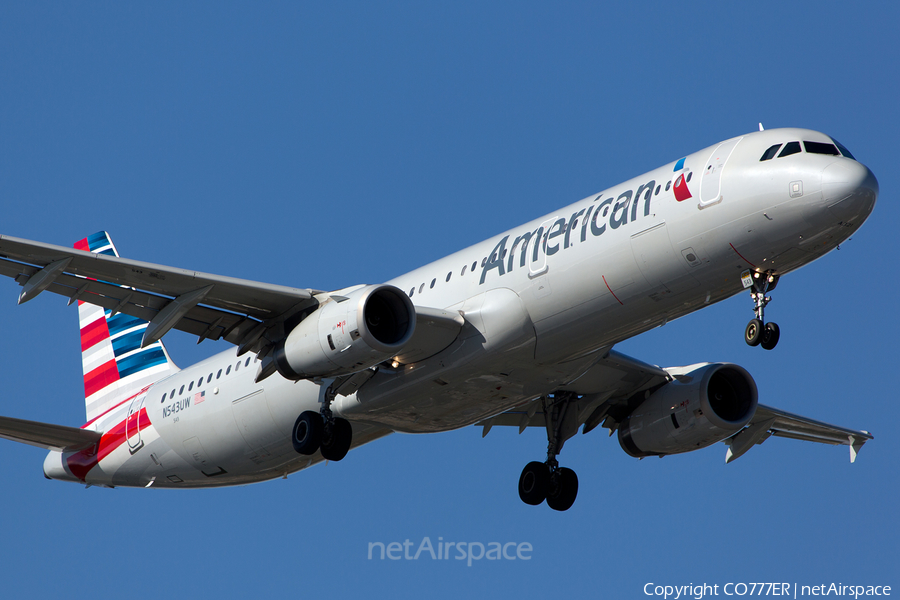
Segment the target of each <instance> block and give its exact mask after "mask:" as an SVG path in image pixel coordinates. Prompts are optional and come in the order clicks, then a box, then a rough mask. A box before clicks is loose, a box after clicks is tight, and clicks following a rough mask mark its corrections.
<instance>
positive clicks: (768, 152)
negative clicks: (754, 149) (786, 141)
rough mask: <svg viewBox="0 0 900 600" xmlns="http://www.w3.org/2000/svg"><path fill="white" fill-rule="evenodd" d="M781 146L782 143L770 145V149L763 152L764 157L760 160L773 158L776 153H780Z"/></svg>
mask: <svg viewBox="0 0 900 600" xmlns="http://www.w3.org/2000/svg"><path fill="white" fill-rule="evenodd" d="M779 148H781V144H775V145H774V146H769V149H768V150H766V151H765V152H763V155H762V158H760V159H759V162H763V161H764V160H772V159H773V158H775V155H776V154H778V149H779Z"/></svg>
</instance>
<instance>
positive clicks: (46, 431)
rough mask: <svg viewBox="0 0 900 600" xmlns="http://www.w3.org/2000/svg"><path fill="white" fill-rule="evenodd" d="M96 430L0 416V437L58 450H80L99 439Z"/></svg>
mask: <svg viewBox="0 0 900 600" xmlns="http://www.w3.org/2000/svg"><path fill="white" fill-rule="evenodd" d="M100 436H101V434H100V433H99V432H97V431H88V430H86V429H78V428H77V427H66V426H65V425H53V424H51V423H39V422H37V421H25V420H23V419H13V418H12V417H0V438H3V439H7V440H12V441H14V442H22V443H23V444H30V445H32V446H38V447H39V448H45V449H47V450H57V451H59V452H71V451H76V450H82V449H84V448H87V447H89V446H91V445H93V444H96V443H97V442H99V441H100Z"/></svg>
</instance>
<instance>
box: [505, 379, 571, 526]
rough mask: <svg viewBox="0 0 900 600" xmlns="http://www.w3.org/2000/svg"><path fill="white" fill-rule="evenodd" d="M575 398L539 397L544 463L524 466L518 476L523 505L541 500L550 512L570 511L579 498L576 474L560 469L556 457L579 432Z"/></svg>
mask: <svg viewBox="0 0 900 600" xmlns="http://www.w3.org/2000/svg"><path fill="white" fill-rule="evenodd" d="M576 398H577V396H576V395H575V394H573V393H571V392H563V393H559V394H555V395H554V397H553V398H547V397H544V398H542V403H543V407H544V421H545V424H546V426H547V460H546V462H543V463H540V462H537V461H534V462H530V463H528V464H527V465H525V468H524V469H523V470H522V475H521V476H520V477H519V498H521V499H522V502H524V503H525V504H531V505H532V506H537V505H538V504H540V503H541V502H543V501H544V500H546V501H547V506H549V507H550V508H552V509H553V510H559V511H563V510H569V508H571V506H572V504H573V503H574V502H575V497H576V496H577V495H578V477H577V476H576V475H575V471H573V470H572V469H567V468H565V467H560V466H559V463H558V462H557V460H556V456H557V455H558V454H559V453H560V451H561V450H562V447H563V444H564V443H565V441H566V440H567V439H569V438H570V437H572V436H573V435H574V434H575V432H576V431H577V430H578V422H577V415H576V413H575V410H574V408H573V409H572V410H569V408H570V406H571V405H573V404H574V402H573V401H574V400H575V399H576Z"/></svg>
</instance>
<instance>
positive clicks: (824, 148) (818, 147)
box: [803, 142, 840, 156]
mask: <svg viewBox="0 0 900 600" xmlns="http://www.w3.org/2000/svg"><path fill="white" fill-rule="evenodd" d="M803 147H804V148H806V151H807V152H809V153H810V154H829V155H831V156H840V153H839V152H838V149H837V148H835V147H834V144H825V143H823V142H803Z"/></svg>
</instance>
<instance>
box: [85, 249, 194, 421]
mask: <svg viewBox="0 0 900 600" xmlns="http://www.w3.org/2000/svg"><path fill="white" fill-rule="evenodd" d="M75 248H76V249H78V250H85V251H88V252H95V253H97V254H108V255H110V256H118V255H119V253H118V252H116V247H115V246H114V245H113V243H112V240H111V239H110V237H109V234H108V233H106V232H105V231H100V232H98V233H95V234H93V235H90V236H88V237H86V238H84V239H83V240H80V241H78V242H76V243H75ZM78 320H79V323H80V327H81V362H82V367H83V370H84V404H85V410H86V412H87V420H88V421H91V420H93V419H94V418H96V417H97V416H99V415H101V414H103V413H104V412H106V411H107V410H108V409H109V408H111V407H112V406H114V405H115V404H116V403H117V402H120V401H122V400H124V399H126V398H128V397H129V396H132V395H134V394H136V393H137V392H139V391H140V390H141V389H142V388H144V387H146V386H147V385H149V384H151V383H153V382H155V381H159V380H160V379H162V378H164V377H167V376H169V375H171V374H172V373H175V372H177V371H178V370H179V369H178V367H176V366H175V363H173V362H172V359H171V358H169V353H168V352H166V347H165V346H164V345H163V343H162V341H159V342H155V343H153V344H150V345H149V346H147V347H146V348H141V338H142V337H143V335H144V330H145V329H147V325H148V322H147V321H143V320H141V319H138V318H136V317H132V316H130V315H126V314H122V313H117V314H115V315H113V314H112V312H111V311H109V310H105V309H103V308H102V307H99V306H96V305H93V304H87V303H85V302H82V301H80V300H79V301H78Z"/></svg>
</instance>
